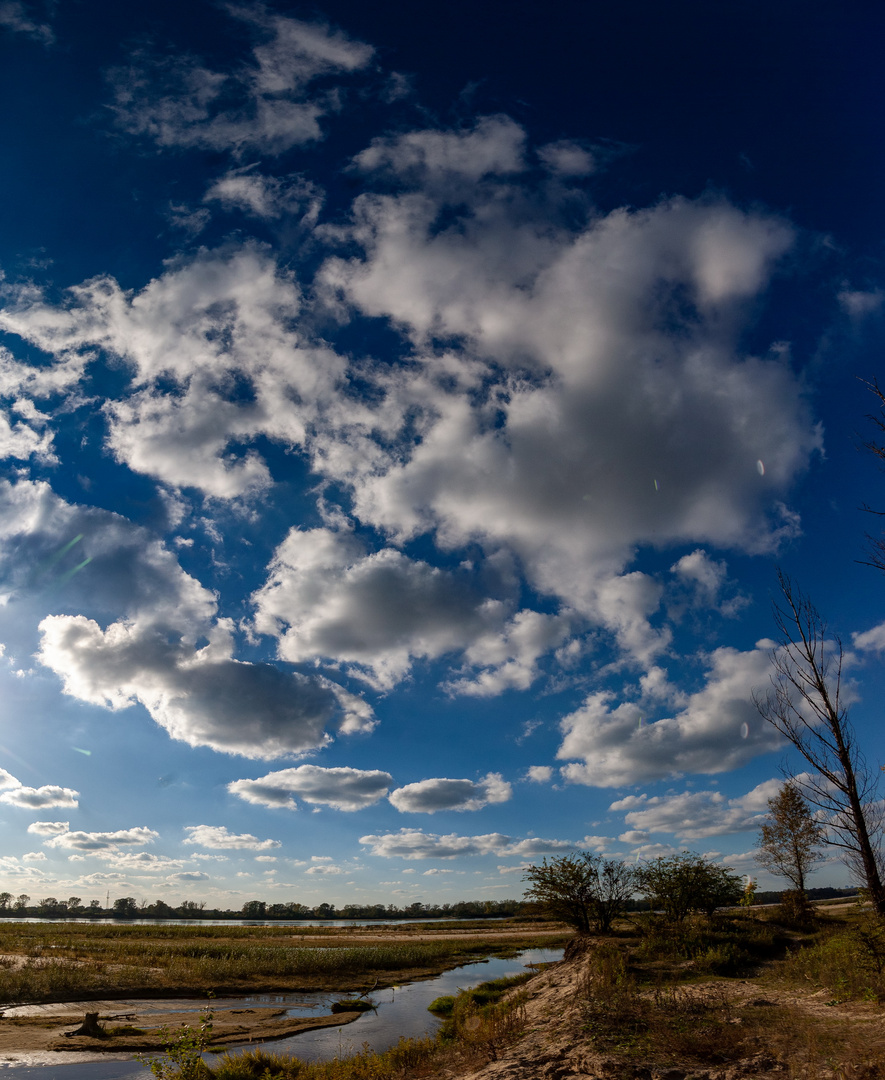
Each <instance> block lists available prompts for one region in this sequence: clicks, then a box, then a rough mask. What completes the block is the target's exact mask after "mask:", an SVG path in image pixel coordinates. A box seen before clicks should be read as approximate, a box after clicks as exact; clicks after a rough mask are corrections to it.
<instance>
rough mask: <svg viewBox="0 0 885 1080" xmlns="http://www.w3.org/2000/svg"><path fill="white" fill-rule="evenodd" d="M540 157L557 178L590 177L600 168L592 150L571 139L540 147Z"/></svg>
mask: <svg viewBox="0 0 885 1080" xmlns="http://www.w3.org/2000/svg"><path fill="white" fill-rule="evenodd" d="M538 157H539V158H540V159H541V161H543V163H544V164H545V165H546V166H547V168H548V169H549V170H550V172H552V173H553V174H554V175H556V176H590V175H591V174H592V173H595V172H596V171H597V169H598V167H599V166H598V162H597V159H596V155H595V154H594V153H593V151H592V150H588V149H587V148H586V147H584V146H581V145H580V143H576V142H572V141H571V140H569V139H561V140H560V141H559V142H554V143H547V145H546V146H541V147H539V148H538Z"/></svg>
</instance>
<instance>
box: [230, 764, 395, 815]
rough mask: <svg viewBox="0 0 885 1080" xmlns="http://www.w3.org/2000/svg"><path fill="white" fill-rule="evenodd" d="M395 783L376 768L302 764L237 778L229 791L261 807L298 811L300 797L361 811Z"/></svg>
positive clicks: (318, 802)
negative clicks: (251, 777) (247, 777)
mask: <svg viewBox="0 0 885 1080" xmlns="http://www.w3.org/2000/svg"><path fill="white" fill-rule="evenodd" d="M392 782H393V777H392V776H391V775H390V773H387V772H381V771H379V770H377V769H374V770H368V769H348V768H331V769H327V768H323V767H321V766H320V765H299V766H298V767H297V768H294V769H281V770H280V771H278V772H271V773H267V775H266V776H260V777H258V779H256V780H234V781H233V782H232V783H230V784H228V785H227V790H228V791H230V792H231V793H232V794H234V795H238V796H239V797H240V798H241V799H245V801H246V802H250V803H255V804H256V805H258V806H269V807H284V808H285V809H287V810H295V809H297V802H296V798H298V799H302V800H303V801H304V802H306V803H310V804H311V805H314V806H330V807H332V808H333V809H334V810H362V809H363V807H366V806H371V805H372V804H373V803H376V802H378V800H379V799H383V798H384V796H385V795H386V794H387V791H388V788H389V787H390V785H391V783H392Z"/></svg>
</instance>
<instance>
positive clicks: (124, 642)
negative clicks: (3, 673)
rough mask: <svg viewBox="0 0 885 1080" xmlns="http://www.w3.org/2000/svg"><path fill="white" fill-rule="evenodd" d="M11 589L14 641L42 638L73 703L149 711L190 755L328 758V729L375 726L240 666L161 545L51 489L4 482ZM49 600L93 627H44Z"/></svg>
mask: <svg viewBox="0 0 885 1080" xmlns="http://www.w3.org/2000/svg"><path fill="white" fill-rule="evenodd" d="M0 576H2V581H3V586H2V589H0V601H2V604H0V623H2V624H3V629H4V631H5V633H6V634H12V635H14V636H15V637H16V639H17V640H19V641H22V640H23V641H24V642H25V646H26V647H28V646H30V647H33V646H32V645H31V641H30V639H29V638H28V636H27V635H28V633H29V631H30V632H31V633H33V631H34V630H36V629H39V633H40V638H41V640H40V648H39V652H38V656H39V658H40V660H41V662H42V663H43V664H44V665H45V666H46V667H48V668H50V669H51V670H52V671H54V672H55V673H56V674H57V675H59V677H60V678H61V679H62V682H63V685H64V689H65V692H66V693H68V694H71V695H72V696H74V697H77V698H79V699H80V700H82V701H88V702H91V703H93V704H98V705H103V706H105V707H108V708H111V709H122V708H125V707H127V706H128V705H131V704H133V703H134V702H136V701H138V702H141V703H142V704H143V705H144V706H145V707H146V708H147V709H148V711H149V712H150V713H151V715H152V716H153V718H154V719H155V720H156V721H157V722H158V723H159V724H161V725H162V726H163V727H165V728H166V729H167V731H169V733H170V734H171V735H172V736H173V737H174V738H177V739H181V740H183V741H185V742H187V743H189V744H190V745H192V746H196V745H207V746H213V747H215V748H216V749H218V750H221V751H223V752H227V753H240V754H244V755H245V756H247V757H259V758H269V757H275V756H282V755H285V754H292V753H299V752H302V751H304V750H307V749H313V748H315V747H317V746H321V745H323V744H324V743H325V742H326V741H327V740H328V737H329V736H328V735H327V733H326V728H327V727H329V726H332V725H335V726H337V727H338V730H339V731H341V732H344V733H346V732H354V731H365V730H369V729H371V727H372V725H373V723H374V718H373V714H372V710H371V709H370V707H369V706H368V705H367V704H366V703H365V702H364V701H363V700H362V699H361V698H358V697H356V696H355V695H353V694H351V693H349V692H348V691H346V690H344V689H343V688H342V687H340V686H338V685H337V684H335V683H332V682H330V681H328V680H327V679H325V678H322V677H320V676H317V675H304V674H300V673H296V672H291V671H285V670H283V669H281V668H279V667H277V666H275V665H273V664H257V663H256V664H253V663H244V662H239V661H237V660H236V659H235V658H234V655H233V652H234V636H233V624H232V623H231V622H230V620H227V619H223V618H218V612H217V607H218V599H217V597H216V595H215V594H214V593H212V592H210V591H209V590H208V589H206V588H204V587H203V586H202V585H201V584H200V582H198V581H197V580H196V579H195V578H194V577H192V576H191V575H189V574H187V573H185V572H184V571H183V569H182V568H181V565H180V564H179V562H178V559H177V557H176V556H175V555H174V554H173V553H172V552H171V551H170V550H169V549H168V548H167V547H166V546H165V545H164V544H163V543H161V542H160V541H159V540H157V539H156V537H155V536H153V535H152V534H151V533H149V532H148V531H147V530H146V529H144V528H140V527H138V526H135V525H133V524H131V523H130V522H128V521H126V520H125V519H124V518H122V517H120V516H119V515H117V514H113V513H110V512H108V511H105V510H100V509H95V508H89V507H82V506H77V505H73V504H70V503H67V502H65V501H64V500H63V499H61V498H59V497H58V496H57V495H56V494H55V493H54V492H52V490H51V489H50V488H49V486H48V485H47V484H45V483H42V482H33V481H26V480H21V481H19V482H18V483H17V484H11V483H9V482H7V481H0ZM62 586H63V591H62ZM47 593H48V594H49V597H50V600H49V603H54V604H57V605H58V606H59V607H61V608H62V610H64V609H68V610H70V609H71V608H73V610H74V611H77V610H78V609H79V610H80V611H83V610H85V611H86V612H88V613H89V614H76V615H74V614H58V615H48V616H46V617H45V618H44V619H42V620H41V621H40V622H39V627H38V626H36V625H35V624H36V623H37V616H36V611H38V610H40V608H41V607H42V608H43V610H45V607H46V605H47ZM109 613H113V615H114V617H115V618H114V621H112V622H111V623H110V624H109V625H106V626H104V628H103V627H102V625H101V623H100V622H99V621H98V618H101V619H102V622H104V621H105V620H106V619H107V616H108V614H109ZM97 617H98V618H97ZM23 635H24V636H23ZM200 639H203V640H204V641H206V642H207V644H205V645H203V647H202V648H197V642H198V641H199V640H200ZM42 794H43V795H44V796H47V797H48V796H49V795H50V794H51V793H50V792H43V793H42ZM56 797H58V798H61V797H63V796H62V795H61V794H59V793H56ZM35 798H36V796H35ZM55 805H73V804H71V803H60V804H59V803H56V804H55Z"/></svg>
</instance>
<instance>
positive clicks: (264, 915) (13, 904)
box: [0, 892, 526, 920]
mask: <svg viewBox="0 0 885 1080" xmlns="http://www.w3.org/2000/svg"><path fill="white" fill-rule="evenodd" d="M525 910H526V905H525V904H524V903H523V902H522V901H520V900H460V901H458V902H457V903H454V904H423V903H421V902H419V901H415V902H414V903H411V904H407V905H406V906H405V907H398V906H397V905H395V904H345V905H344V906H343V907H340V908H339V907H336V906H335V905H334V904H328V903H322V904H317V905H316V906H315V907H310V906H308V905H307V904H299V903H295V902H288V903H268V902H267V901H264V900H247V901H246V903H245V904H243V906H242V907H241V908H238V909H229V908H228V909H221V908H207V907H206V904H205V902H203V901H196V900H184V901H182V903H180V904H178V905H177V906H176V907H173V906H172V905H171V904H167V903H166V902H165V901H164V900H156V901H154V902H153V903H148V902H147V901H146V900H137V899H136V898H135V897H134V896H120V897H117V898H116V899H115V900H113V901H110V903H108V904H107V905H106V906H105V905H102V903H101V902H100V901H99V900H90V901H89V902H88V903H84V902H83V900H82V899H81V898H80V897H79V896H69V897H68V898H67V899H66V900H60V899H57V898H56V897H54V896H47V897H44V898H42V899H39V900H35V901H34V902H33V903H32V901H31V897H30V896H28V895H27V894H26V893H22V894H21V895H19V896H13V894H12V893H9V892H0V918H2V917H6V918H43V919H83V918H87V919H88V918H94V919H109V918H111V919H261V920H265V919H271V920H273V919H506V918H511V917H512V916H514V915H520V914H524V913H525Z"/></svg>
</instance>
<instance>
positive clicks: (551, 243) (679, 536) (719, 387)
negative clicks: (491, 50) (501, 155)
mask: <svg viewBox="0 0 885 1080" xmlns="http://www.w3.org/2000/svg"><path fill="white" fill-rule="evenodd" d="M425 134H427V133H416V135H415V140H417V141H418V142H420V143H421V145H424V135H425ZM431 134H432V133H431ZM419 135H421V136H422V138H421V139H418V136H419ZM428 138H429V135H428ZM401 145H406V144H404V143H403V142H402V140H401V139H400V140H399V141H397V142H396V144H395V148H399V147H400V146H401ZM493 145H494V144H493ZM379 153H380V151H379ZM383 159H384V162H385V163H386V164H387V165H388V167H390V168H396V167H399V166H401V167H402V168H403V169H404V170H405V171H404V173H403V175H404V176H405V177H406V180H407V181H408V180H409V179H410V175H411V174H410V173H409V168H410V166H409V165H408V161H401V159H400V158H399V157H397V156H396V154H395V153H393V151H392V150H391V149H390V147H389V146H387V144H385V154H384V158H383ZM488 183H491V185H492V186H491V188H489V187H488V186H487V185H486V186H483V185H480V186H478V187H476V186H475V187H474V188H472V189H471V193H470V194H469V195H465V196H464V200H465V201H466V203H467V209H465V210H464V211H463V212H461V211H458V212H455V213H454V218H453V220H452V223H451V225H446V226H445V227H440V226H439V215H440V212H441V211H442V210H445V211H446V212H447V213H449V212H453V208H452V207H451V206H449V205H447V203H446V198H445V196H444V195H443V196H439V197H437V196H436V195H435V194H434V193H433V192H432V191H429V190H428V189H427V188H426V187H425V188H423V189H421V190H406V191H404V192H402V193H400V194H396V195H383V196H382V195H374V194H372V195H365V196H361V197H360V198H358V199H357V201H356V204H355V208H354V218H353V227H352V230H351V232H350V234H349V239H352V240H354V241H356V242H357V243H359V244H361V245H362V246H363V248H364V251H365V255H364V256H360V257H354V258H351V259H349V260H344V259H330V260H328V261H327V263H326V265H325V267H324V270H323V273H322V281H323V282H324V283H325V286H326V289H327V293H328V295H329V297H330V298H332V299H333V300H334V301H335V302H337V303H339V304H343V305H344V306H345V307H347V306H348V305H349V306H351V307H352V308H355V309H356V310H358V311H359V312H361V313H362V314H365V315H370V316H375V317H381V318H387V319H389V320H390V321H391V323H392V324H393V325H394V326H395V327H397V328H398V329H400V330H401V331H402V332H403V333H404V334H406V335H407V336H408V337H409V338H410V340H411V342H412V345H413V349H414V352H415V358H416V359H415V362H414V363H412V364H411V365H410V366H409V367H408V368H404V369H403V370H402V371H399V372H396V373H391V374H390V375H389V376H388V377H387V378H386V381H385V382H384V383H383V389H384V391H385V394H384V397H383V400H382V401H381V402H380V403H379V404H378V405H377V407H376V408H374V410H373V413H372V416H371V417H370V418H365V419H364V418H361V417H357V418H355V419H354V421H353V422H352V423H351V424H350V425H349V427H348V428H347V429H346V430H345V431H343V432H338V433H334V434H331V433H325V434H321V435H320V436H319V437H318V440H317V444H316V447H315V449H316V452H317V457H316V458H315V460H316V462H317V464H318V466H319V467H321V468H322V469H323V471H324V472H326V473H327V475H329V476H330V477H331V478H333V479H335V480H337V481H339V482H344V483H347V484H349V485H350V487H351V490H352V492H353V498H354V504H355V511H356V514H357V515H358V516H359V517H360V519H361V520H362V521H364V522H366V523H371V524H374V525H375V526H376V527H378V528H380V529H382V530H384V531H386V532H387V533H388V534H389V535H390V536H392V537H393V538H395V539H397V540H400V539H404V538H408V537H412V536H415V535H417V534H420V533H423V532H432V533H434V534H435V537H436V539H437V541H438V542H439V543H440V544H442V545H444V546H445V547H447V548H456V547H461V546H466V545H468V544H470V543H471V542H479V543H480V544H482V545H483V546H484V548H485V549H486V550H487V551H495V550H498V549H499V548H500V547H501V546H506V547H507V548H509V549H510V550H511V551H514V552H516V553H517V554H518V556H519V557H520V558H521V559H522V561H523V566H524V567H525V569H526V572H527V575H528V578H529V581H530V583H531V584H533V585H534V586H535V587H537V588H539V589H541V590H542V591H544V592H548V593H551V594H553V595H555V596H559V597H561V598H563V599H567V601H568V603H569V605H570V606H573V607H575V608H577V609H578V610H579V611H580V612H581V613H583V614H584V615H586V616H587V617H589V618H590V619H592V620H594V621H596V622H598V623H599V624H601V625H603V626H606V627H608V628H609V629H610V630H611V632H612V633H613V634H614V635H615V636H616V637H617V638H618V639H619V644H620V645H621V647H622V648H626V649H628V650H630V651H631V652H633V653H634V654H635V655H636V656H637V657H639V658H640V659H644V660H647V659H648V657H649V656H650V655H653V654H655V653H656V652H659V651H661V650H662V649H663V648H666V646H667V643H668V638H667V634H666V632H665V631H662V630H660V629H655V628H654V627H652V626H651V625H650V623H649V620H650V618H651V617H652V616H653V615H654V613H655V611H656V610H657V601H658V599H659V586H658V585H657V584H656V583H655V582H653V581H650V580H646V579H644V578H643V576H642V575H639V576H637V577H634V576H633V575H632V574H629V573H628V574H625V573H624V570H625V569H626V566H627V564H628V562H629V560H630V559H631V558H632V557H633V555H634V553H635V550H636V547H637V546H638V545H642V544H649V543H652V544H655V545H658V546H660V545H666V544H684V543H694V544H698V543H709V544H714V545H719V546H722V545H729V546H734V547H738V548H742V549H744V550H748V551H760V550H770V549H771V548H772V546H773V545H775V544H776V543H777V540H778V537H780V536H782V535H784V533H789V532H790V531H791V530H795V528H796V523H795V520H794V519H793V518H791V517H790V516H789V514H783V515H782V514H781V511H780V510H779V509H778V507H777V505H776V504H777V498H778V496H779V494H780V493H782V492H783V491H784V490H785V489H786V487H787V486H788V485H789V483H790V482H791V481H792V479H793V478H794V477H795V475H796V474H797V472H798V471H799V470H801V469H802V468H804V466H805V465H806V463H807V461H808V458H809V455H810V454H811V453H812V452H813V451H814V449H815V448H816V447H817V446H818V445H819V443H820V434H819V432H817V431H816V430H815V429H814V428H813V427H812V425H811V423H810V418H809V411H808V407H807V404H806V403H805V401H804V400H803V397H802V392H801V388H800V385H799V383H798V382H797V380H796V379H795V378H794V376H793V374H792V373H791V371H790V369H789V365H788V364H787V363H786V360H785V358H784V357H783V356H782V355H781V353H779V352H777V351H773V352H772V354H771V355H770V356H769V357H767V358H765V359H761V358H758V357H752V356H747V355H744V354H742V353H741V352H740V351H739V349H738V345H737V342H738V340H739V339H738V337H736V336H735V334H736V332H737V331H738V328H739V327H742V326H744V325H745V318H746V315H745V312H746V310H747V308H746V303H747V301H748V300H750V299H752V298H753V297H754V296H755V295H757V294H758V293H759V292H761V291H762V290H763V289H764V288H765V287H766V285H767V282H768V280H769V277H770V275H771V272H772V268H773V266H774V265H775V262H776V261H777V259H778V258H780V257H781V256H782V255H783V254H784V253H785V252H786V251H787V250H788V249H789V247H790V245H791V243H792V240H793V233H792V230H791V229H790V227H789V226H788V225H787V224H786V223H784V222H783V221H780V220H778V219H775V218H772V217H769V216H765V215H762V214H760V213H756V212H754V213H745V212H742V211H739V210H737V209H736V208H734V207H732V206H730V205H729V204H727V203H725V202H722V201H719V202H717V201H712V200H704V201H699V202H689V201H687V200H684V199H673V200H670V201H667V202H662V203H661V204H659V205H658V206H655V207H652V208H650V209H646V210H637V211H627V210H619V211H615V212H613V213H611V214H608V215H601V216H598V217H597V218H595V219H594V220H593V222H592V223H591V224H590V225H588V226H587V227H586V228H584V229H583V230H580V231H575V232H562V233H557V232H556V231H555V230H551V228H550V215H549V214H546V213H543V212H542V211H541V210H538V211H537V219H535V218H533V215H532V210H531V209H530V208H527V206H526V197H525V193H524V192H523V190H522V189H521V188H520V187H519V185H518V184H517V183H514V182H511V181H500V182H494V183H492V182H491V181H489V182H488ZM459 197H460V196H459ZM542 223H543V224H542ZM677 298H683V299H684V300H685V301H686V303H684V304H683V302H682V300H681V299H677ZM680 312H684V313H685V314H684V315H681V314H680ZM674 319H675V320H676V325H674ZM450 339H457V341H458V343H459V347H458V351H457V352H455V351H448V350H446V349H445V347H444V345H442V344H440V342H445V341H447V340H450ZM397 416H398V417H401V418H403V419H402V420H401V422H400V424H399V426H397V425H396V420H395V418H396V417H397ZM376 425H377V427H376ZM373 430H378V431H383V432H384V436H385V439H386V440H388V441H389V443H390V445H391V449H390V451H389V453H386V454H385V453H383V452H382V449H383V448H382V447H380V446H379V443H378V440H377V439H376V438H373V437H371V432H372V431H373ZM342 435H345V436H346V440H347V441H346V443H344V444H342ZM758 460H764V462H765V472H764V476H760V474H759V472H758V470H757V468H756V462H757V461H758Z"/></svg>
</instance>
